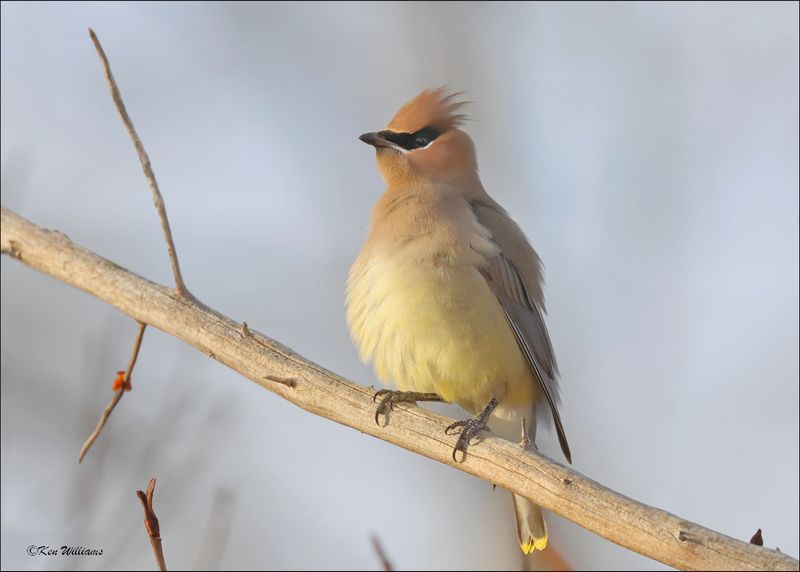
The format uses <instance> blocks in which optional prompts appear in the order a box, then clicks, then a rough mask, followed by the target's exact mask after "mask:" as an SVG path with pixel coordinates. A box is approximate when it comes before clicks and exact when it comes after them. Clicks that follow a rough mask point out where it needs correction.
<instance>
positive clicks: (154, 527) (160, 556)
mask: <svg viewBox="0 0 800 572" xmlns="http://www.w3.org/2000/svg"><path fill="white" fill-rule="evenodd" d="M155 491H156V480H155V479H150V482H148V483H147V492H146V493H145V492H144V491H136V496H138V497H139V500H140V501H142V508H143V509H144V528H145V530H146V531H147V536H149V537H150V545H151V546H152V547H153V554H154V555H155V557H156V562H158V569H159V570H161V572H164V571H165V570H166V569H167V563H166V561H165V560H164V550H163V549H162V548H161V529H160V528H159V526H158V517H157V516H156V513H155V511H154V510H153V493H154V492H155Z"/></svg>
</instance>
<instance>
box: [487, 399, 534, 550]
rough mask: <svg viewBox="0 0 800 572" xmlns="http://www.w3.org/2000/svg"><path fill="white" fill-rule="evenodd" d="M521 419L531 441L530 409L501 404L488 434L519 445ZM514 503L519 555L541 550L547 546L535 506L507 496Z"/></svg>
mask: <svg viewBox="0 0 800 572" xmlns="http://www.w3.org/2000/svg"><path fill="white" fill-rule="evenodd" d="M523 417H525V419H526V422H527V423H526V425H527V427H528V435H529V437H530V440H531V442H533V441H534V440H535V439H536V419H535V417H534V412H533V410H532V408H530V409H528V408H526V409H525V410H521V409H505V408H503V406H502V405H501V406H500V407H498V408H497V409H495V412H494V413H493V414H492V416H491V418H490V419H489V429H491V430H492V433H494V434H495V435H498V436H499V437H502V438H503V439H507V440H509V441H515V442H519V441H520V440H521V438H522V418H523ZM511 496H512V500H513V502H514V517H515V518H516V520H517V537H518V538H519V546H520V548H522V552H524V553H525V554H530V553H531V552H533V551H534V550H544V549H545V547H546V546H547V525H545V522H544V515H543V514H542V509H541V508H539V505H537V504H535V503H533V502H531V501H530V500H528V499H526V498H525V497H521V496H519V495H513V494H512V495H511Z"/></svg>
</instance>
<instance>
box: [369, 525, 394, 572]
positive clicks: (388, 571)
mask: <svg viewBox="0 0 800 572" xmlns="http://www.w3.org/2000/svg"><path fill="white" fill-rule="evenodd" d="M370 540H371V541H372V547H373V548H374V549H375V553H376V554H377V555H378V559H379V560H380V561H381V567H382V568H383V570H384V572H392V570H394V568H393V567H392V563H391V562H389V559H388V558H387V557H386V552H385V551H384V550H383V546H382V545H381V541H380V539H379V538H378V535H377V534H373V535H372V537H371V538H370Z"/></svg>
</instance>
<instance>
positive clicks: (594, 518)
mask: <svg viewBox="0 0 800 572" xmlns="http://www.w3.org/2000/svg"><path fill="white" fill-rule="evenodd" d="M1 212H2V217H0V251H2V252H7V253H9V254H12V255H14V256H15V258H16V260H19V261H21V262H22V263H23V264H26V265H27V266H30V267H31V268H34V269H36V270H39V271H40V272H44V273H46V274H49V275H50V276H53V277H55V278H57V279H58V280H61V281H62V282H65V283H66V284H70V285H71V286H74V287H76V288H80V289H81V290H83V291H85V292H87V293H89V294H91V295H93V296H96V297H97V298H99V299H100V300H103V301H105V302H107V303H109V304H111V305H112V306H114V307H116V308H118V309H119V310H121V311H122V312H124V313H126V314H128V315H129V316H131V317H132V318H133V319H134V320H138V321H139V322H142V323H147V324H149V325H151V326H153V327H155V328H158V329H160V330H162V331H164V332H166V333H168V334H171V335H173V336H175V337H177V338H179V339H181V340H183V341H184V342H186V343H188V344H189V345H191V346H193V347H194V348H196V349H198V350H199V351H201V352H203V353H204V354H213V356H214V358H215V359H217V360H218V361H219V362H220V363H222V364H224V365H227V366H228V367H230V368H232V369H234V370H235V371H237V372H239V373H240V374H242V375H243V376H244V377H247V378H248V379H250V380H252V381H254V382H256V383H257V384H259V385H261V386H262V387H264V388H265V389H268V390H269V391H271V392H273V393H275V394H277V395H279V396H281V397H283V398H284V399H287V400H288V401H291V402H292V403H294V404H296V405H298V406H299V407H301V408H303V409H305V410H307V411H310V412H312V413H314V414H316V415H320V416H322V417H326V418H328V419H331V420H333V421H336V422H337V423H342V424H344V425H347V426H349V427H353V428H355V429H358V430H359V431H361V432H363V433H367V434H369V435H373V436H375V437H377V438H379V439H383V440H384V441H388V442H390V443H394V444H395V445H398V446H400V447H403V448H405V449H408V450H409V451H414V452H416V453H419V454H420V455H424V456H426V457H429V458H431V459H434V460H436V461H439V462H441V463H444V464H446V465H449V466H451V467H453V468H455V469H458V470H460V471H464V472H466V473H469V474H471V475H475V476H477V477H479V478H481V479H483V480H485V481H487V482H490V483H496V484H497V485H498V486H500V487H503V488H505V489H508V490H509V491H511V492H513V493H516V494H518V495H521V496H523V497H525V498H529V499H531V500H532V501H534V502H535V503H536V504H538V505H540V506H542V507H543V508H545V509H547V510H550V511H552V512H555V513H557V514H560V515H561V516H563V517H564V518H566V519H568V520H571V521H572V522H574V523H576V524H578V525H580V526H582V527H584V528H586V529H587V530H590V531H592V532H594V533H595V534H598V535H600V536H602V537H603V538H607V539H608V540H610V541H612V542H615V543H617V544H619V545H621V546H624V547H626V548H629V549H630V550H634V551H636V552H638V553H640V554H643V555H645V556H648V557H650V558H653V559H655V560H658V561H660V562H663V563H665V564H669V565H670V566H674V567H676V568H681V569H693V570H731V569H736V570H798V562H797V560H796V559H794V558H792V557H790V556H787V555H786V554H782V553H781V552H778V551H776V550H771V549H768V548H763V547H761V546H756V545H753V544H749V543H747V542H743V541H741V540H736V539H734V538H730V537H728V536H725V535H723V534H720V533H719V532H716V531H714V530H710V529H708V528H705V527H703V526H700V525H698V524H695V523H693V522H689V521H687V520H684V519H682V518H679V517H677V516H675V515H673V514H670V513H668V512H666V511H663V510H660V509H657V508H654V507H651V506H648V505H646V504H644V503H640V502H637V501H635V500H633V499H630V498H628V497H626V496H624V495H622V494H620V493H618V492H615V491H613V490H611V489H609V488H607V487H604V486H603V485H601V484H599V483H596V482H594V481H593V480H591V479H589V478H587V477H585V476H583V475H582V474H580V473H578V472H577V471H574V470H572V469H570V468H568V467H565V466H563V465H561V464H559V463H556V462H555V461H552V460H550V459H548V458H546V457H544V456H542V455H540V454H538V453H536V452H533V451H523V450H522V448H521V447H520V446H519V444H518V443H511V442H509V441H505V440H503V439H500V438H497V437H494V436H493V435H491V434H487V435H486V437H485V438H484V439H483V440H482V441H481V443H480V445H477V446H473V447H472V448H471V449H470V452H469V455H468V456H467V458H466V460H465V461H464V462H463V463H454V462H453V461H452V458H451V456H450V454H451V452H452V450H453V445H454V441H455V437H448V436H446V435H445V434H444V428H445V427H446V426H447V425H448V424H449V423H450V422H451V421H452V420H451V419H446V418H444V417H442V416H440V415H436V414H434V413H432V412H430V411H427V410H425V409H421V408H419V407H414V406H411V405H398V406H397V408H396V409H395V411H394V414H393V415H392V420H391V423H390V424H389V426H388V427H380V426H378V425H376V424H375V422H374V420H373V417H374V414H375V405H374V403H373V402H372V396H373V394H374V390H373V389H372V388H369V387H364V386H361V385H357V384H355V383H353V382H351V381H348V380H346V379H344V378H342V377H340V376H338V375H336V374H334V373H331V372H330V371H328V370H326V369H325V368H323V367H322V366H320V365H317V364H315V363H313V362H311V361H309V360H307V359H305V358H303V357H302V356H300V355H298V354H296V353H295V352H293V351H292V350H290V349H289V348H287V347H286V346H284V345H282V344H280V343H279V342H276V341H274V340H272V339H270V338H268V337H266V336H264V335H262V334H260V333H258V332H257V331H256V330H254V329H249V331H250V335H249V336H242V335H241V332H242V325H241V324H239V323H237V322H235V321H233V320H231V319H230V318H228V317H226V316H223V315H222V314H220V313H219V312H216V311H214V310H212V309H210V308H208V307H206V306H204V305H202V304H200V303H198V302H197V301H195V300H189V299H186V298H184V297H182V296H179V295H177V294H176V293H175V291H174V290H172V289H170V288H166V287H164V286H161V285H159V284H155V283H153V282H150V281H149V280H146V279H144V278H142V277H141V276H138V275H136V274H134V273H132V272H130V271H128V270H126V269H124V268H122V267H120V266H118V265H117V264H114V263H113V262H110V261H108V260H106V259H104V258H102V257H100V256H98V255H96V254H94V253H93V252H90V251H88V250H86V249H84V248H81V247H80V246H78V245H76V244H74V243H73V242H71V241H70V240H69V239H68V238H67V237H66V236H65V235H64V234H63V233H60V232H54V231H49V230H46V229H43V228H41V227H38V226H36V225H35V224H33V223H31V222H30V221H28V220H26V219H24V218H23V217H21V216H19V215H17V214H15V213H13V212H12V211H10V210H8V209H6V208H2V211H1ZM265 374H267V375H269V376H270V377H271V378H281V379H293V380H295V383H294V385H293V386H292V385H289V384H284V383H275V382H273V381H271V379H269V378H267V379H265Z"/></svg>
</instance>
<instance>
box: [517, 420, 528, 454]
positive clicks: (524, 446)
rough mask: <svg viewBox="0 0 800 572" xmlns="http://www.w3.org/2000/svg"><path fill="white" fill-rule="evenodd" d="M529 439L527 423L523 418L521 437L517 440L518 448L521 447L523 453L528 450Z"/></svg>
mask: <svg viewBox="0 0 800 572" xmlns="http://www.w3.org/2000/svg"><path fill="white" fill-rule="evenodd" d="M530 444H531V438H530V437H529V436H528V421H527V419H525V417H523V418H522V437H521V438H520V440H519V446H520V447H522V449H523V450H524V451H527V450H528V447H530Z"/></svg>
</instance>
